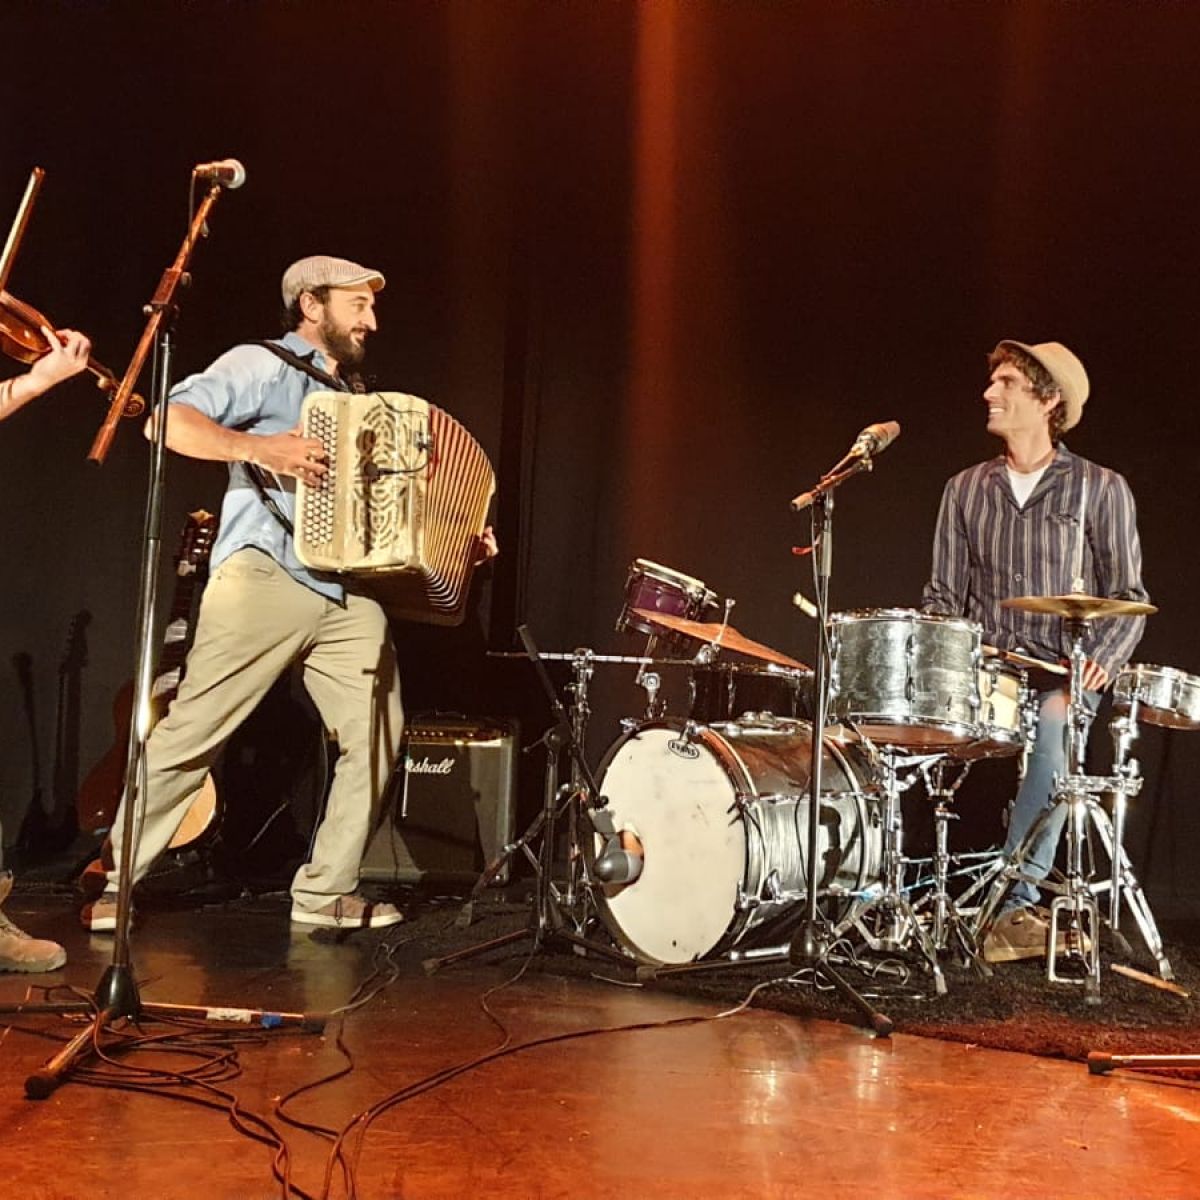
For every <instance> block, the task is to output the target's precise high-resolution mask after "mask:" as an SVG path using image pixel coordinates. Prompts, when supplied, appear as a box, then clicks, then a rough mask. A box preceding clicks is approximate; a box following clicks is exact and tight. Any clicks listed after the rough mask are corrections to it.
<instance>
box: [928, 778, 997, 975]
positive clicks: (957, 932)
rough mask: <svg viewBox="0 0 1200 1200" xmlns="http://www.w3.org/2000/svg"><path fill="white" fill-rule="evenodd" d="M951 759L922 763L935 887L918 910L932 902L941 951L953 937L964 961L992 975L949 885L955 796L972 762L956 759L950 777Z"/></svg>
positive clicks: (948, 944) (956, 816)
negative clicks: (930, 805)
mask: <svg viewBox="0 0 1200 1200" xmlns="http://www.w3.org/2000/svg"><path fill="white" fill-rule="evenodd" d="M951 762H952V760H951V759H950V758H948V757H947V756H945V755H939V756H938V757H937V758H933V759H930V760H926V761H925V762H923V763H922V764H921V773H922V774H923V775H924V777H925V791H926V792H927V793H928V795H929V798H930V799H931V800H932V801H933V802H934V806H933V830H934V850H933V890H932V891H931V892H929V893H927V894H926V895H925V896H923V897H922V898H921V900H920V901H919V902H918V903H917V904H916V905H915V908H916V909H918V910H919V909H921V908H924V907H925V906H926V905H929V907H930V909H931V915H932V925H933V933H932V937H933V944H934V947H935V948H936V949H937V950H939V951H943V950H949V949H950V948H951V940H952V939H953V942H954V944H956V945H957V947H958V949H959V951H960V952H961V953H962V956H963V959H964V961H966V962H968V963H970V964H971V965H972V966H973V967H974V968H975V969H976V970H977V971H978V972H979V973H980V974H982V975H990V974H991V969H990V968H989V967H988V966H987V964H986V963H985V962H984V961H983V957H982V955H981V954H980V953H979V945H978V943H977V942H976V941H975V935H974V933H973V932H972V930H971V926H970V923H969V922H968V921H967V920H966V918H965V917H964V916H963V914H962V913H961V912H960V911H959V909H958V905H957V904H955V902H954V900H953V898H952V897H951V896H950V893H949V891H948V890H947V886H948V884H949V876H950V846H949V825H950V822H951V821H957V820H958V814H957V813H956V812H954V811H953V808H952V805H953V804H954V796H955V793H957V791H958V789H959V788H960V787H962V785H963V782H964V781H965V780H966V778H967V775H968V774H970V771H971V763H970V762H969V761H966V762H957V763H955V764H954V765H956V766H957V767H958V768H959V770H958V774H957V775H956V776H955V777H954V778H953V779H949V778H948V771H949V768H950V766H951Z"/></svg>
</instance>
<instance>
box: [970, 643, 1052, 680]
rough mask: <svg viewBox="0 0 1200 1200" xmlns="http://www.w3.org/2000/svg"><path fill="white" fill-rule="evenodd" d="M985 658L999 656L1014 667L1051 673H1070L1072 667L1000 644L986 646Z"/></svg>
mask: <svg viewBox="0 0 1200 1200" xmlns="http://www.w3.org/2000/svg"><path fill="white" fill-rule="evenodd" d="M983 656H984V658H998V659H999V660H1000V661H1001V662H1006V663H1012V665H1013V666H1014V667H1028V668H1029V669H1030V670H1032V671H1049V672H1050V674H1051V675H1070V673H1071V668H1070V667H1064V666H1063V664H1062V663H1056V662H1047V661H1046V660H1045V659H1044V658H1034V657H1033V655H1031V654H1022V653H1021V652H1020V650H1001V649H1000V648H999V647H998V646H984V647H983Z"/></svg>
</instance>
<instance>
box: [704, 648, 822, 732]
mask: <svg viewBox="0 0 1200 1200" xmlns="http://www.w3.org/2000/svg"><path fill="white" fill-rule="evenodd" d="M691 693H692V702H691V708H690V710H689V715H690V716H691V718H692V720H693V721H699V722H700V723H701V724H703V725H716V724H719V723H720V722H722V721H737V720H739V719H742V718H749V719H753V718H754V717H756V716H771V717H786V718H801V717H803V718H809V717H811V716H812V672H811V671H800V670H796V669H795V668H792V667H779V666H776V665H775V664H774V663H768V664H766V665H765V666H763V665H760V664H757V663H735V662H715V663H704V664H702V665H696V666H694V667H692V669H691Z"/></svg>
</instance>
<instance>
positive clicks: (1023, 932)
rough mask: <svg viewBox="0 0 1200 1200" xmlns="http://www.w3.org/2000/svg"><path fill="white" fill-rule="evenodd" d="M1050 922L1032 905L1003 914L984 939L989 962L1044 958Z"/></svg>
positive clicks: (985, 957)
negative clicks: (1031, 906)
mask: <svg viewBox="0 0 1200 1200" xmlns="http://www.w3.org/2000/svg"><path fill="white" fill-rule="evenodd" d="M1049 936H1050V922H1049V921H1047V920H1046V919H1045V917H1043V916H1042V915H1041V914H1040V913H1038V912H1035V911H1034V910H1033V909H1032V908H1013V909H1010V910H1009V911H1008V912H1004V913H1001V914H1000V915H999V916H998V917H997V918H996V919H995V921H994V922H993V923H992V927H991V929H990V930H988V935H987V937H985V938H984V939H983V957H984V960H985V961H987V962H990V963H1005V962H1016V961H1017V960H1018V959H1022V958H1043V957H1045V954H1046V940H1047V938H1048V937H1049Z"/></svg>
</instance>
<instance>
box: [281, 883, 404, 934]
mask: <svg viewBox="0 0 1200 1200" xmlns="http://www.w3.org/2000/svg"><path fill="white" fill-rule="evenodd" d="M403 920H404V914H403V913H402V912H401V911H400V910H399V909H398V908H397V907H396V906H395V905H394V904H387V903H385V902H384V901H382V900H379V901H372V900H368V899H367V898H366V897H365V896H360V895H359V894H358V893H357V892H351V894H350V895H348V896H338V898H337V899H336V900H331V901H330V902H329V903H328V904H326V905H325V906H324V907H323V908H318V909H314V910H313V911H312V912H308V911H305V910H304V909H301V908H297V907H296V906H295V904H293V905H292V921H293V923H294V924H296V925H318V926H320V927H322V928H324V929H383V928H384V927H385V926H387V925H399V924H400V922H401V921H403Z"/></svg>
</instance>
